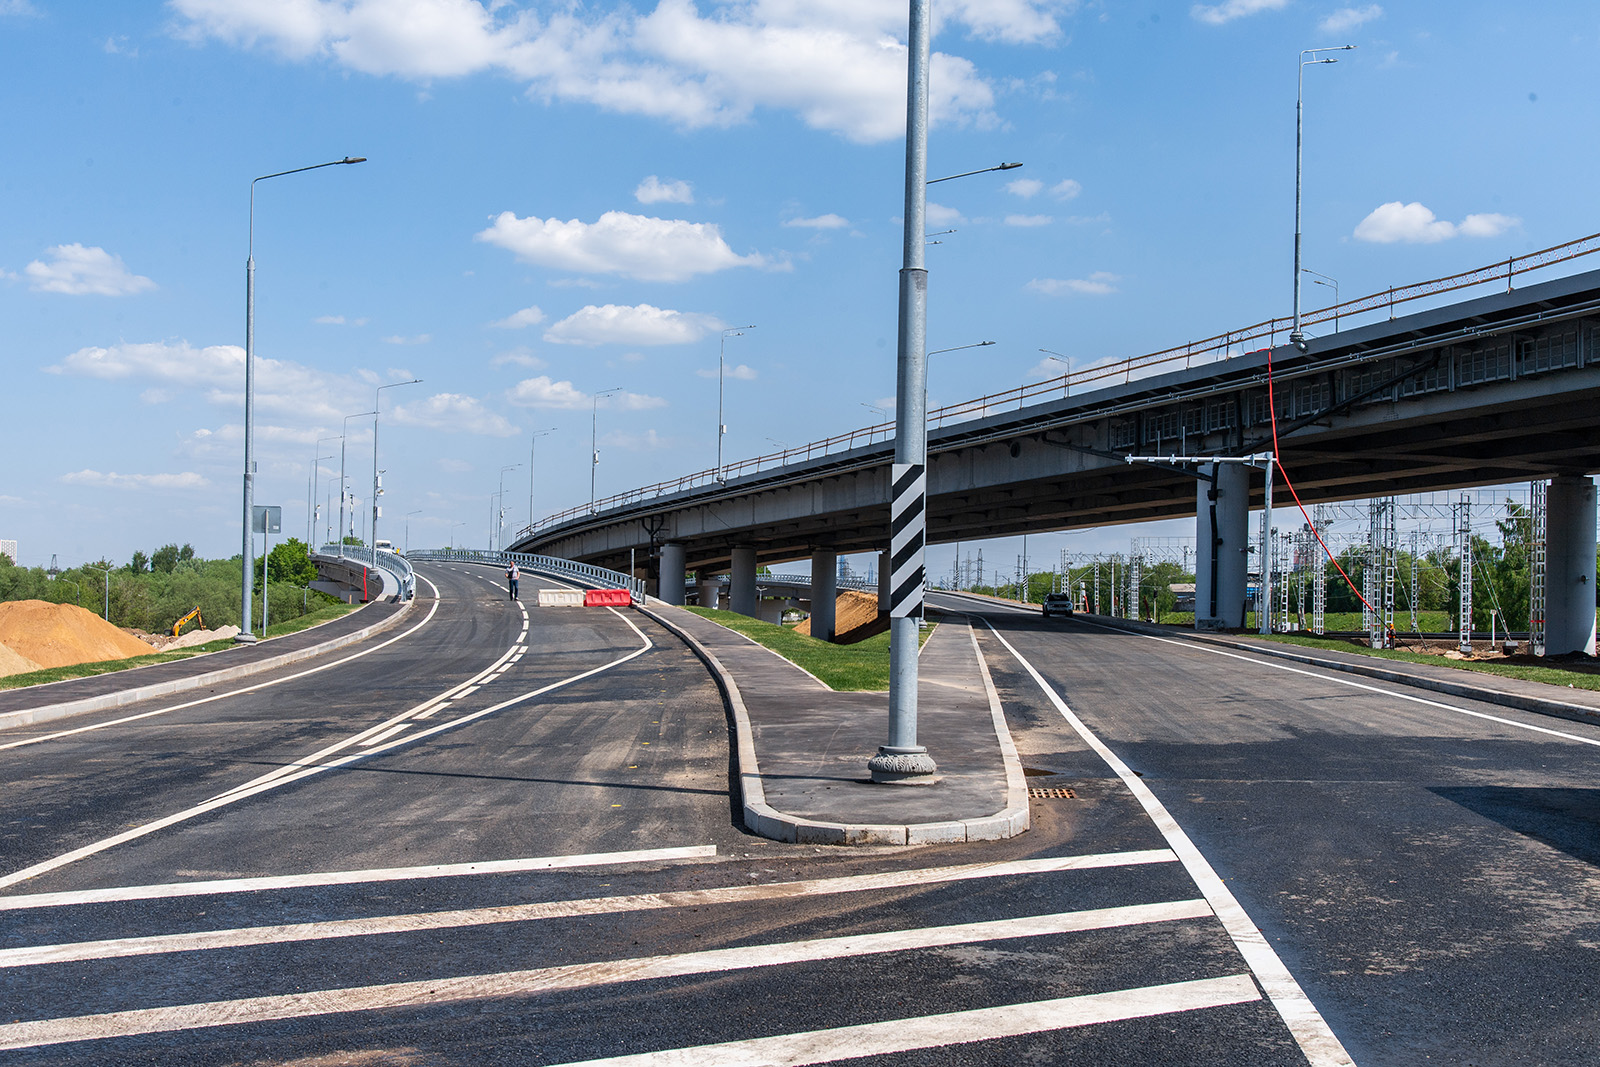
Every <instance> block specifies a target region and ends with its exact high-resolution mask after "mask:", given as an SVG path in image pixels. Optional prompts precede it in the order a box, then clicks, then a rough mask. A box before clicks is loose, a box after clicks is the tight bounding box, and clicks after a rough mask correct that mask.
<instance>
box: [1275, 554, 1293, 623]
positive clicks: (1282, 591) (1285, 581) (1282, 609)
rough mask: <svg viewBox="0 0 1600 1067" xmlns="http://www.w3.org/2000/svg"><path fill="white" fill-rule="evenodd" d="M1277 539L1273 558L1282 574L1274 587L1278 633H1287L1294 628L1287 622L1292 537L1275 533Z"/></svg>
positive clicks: (1291, 565) (1291, 563) (1291, 564)
mask: <svg viewBox="0 0 1600 1067" xmlns="http://www.w3.org/2000/svg"><path fill="white" fill-rule="evenodd" d="M1275 536H1276V537H1277V539H1278V545H1279V547H1278V551H1277V552H1276V553H1275V558H1277V559H1278V560H1279V568H1280V569H1281V570H1282V572H1283V573H1282V574H1280V575H1279V576H1278V582H1277V585H1276V586H1275V587H1274V588H1275V590H1276V592H1277V594H1278V608H1279V611H1278V632H1279V633H1285V634H1286V633H1288V632H1289V631H1290V630H1293V629H1294V627H1293V626H1292V625H1291V624H1290V622H1289V586H1290V585H1291V584H1292V583H1291V582H1290V581H1289V573H1290V568H1291V567H1293V566H1294V558H1295V555H1294V539H1293V535H1292V534H1290V533H1289V532H1287V531H1285V530H1279V531H1276V532H1275Z"/></svg>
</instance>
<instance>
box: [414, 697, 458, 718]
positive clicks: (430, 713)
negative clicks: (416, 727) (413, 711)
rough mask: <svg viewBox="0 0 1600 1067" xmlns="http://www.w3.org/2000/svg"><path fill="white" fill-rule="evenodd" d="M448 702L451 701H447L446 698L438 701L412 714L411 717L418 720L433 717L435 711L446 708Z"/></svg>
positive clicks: (448, 704)
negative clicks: (424, 709) (426, 708)
mask: <svg viewBox="0 0 1600 1067" xmlns="http://www.w3.org/2000/svg"><path fill="white" fill-rule="evenodd" d="M450 703H451V702H450V701H448V700H443V701H440V702H439V703H438V704H435V705H434V706H433V707H431V708H429V709H428V710H427V711H424V712H420V713H418V714H417V715H415V716H413V718H415V719H417V720H418V721H419V722H420V721H421V720H423V719H431V718H433V716H434V713H435V712H440V711H443V710H444V709H445V708H448V707H449V706H450Z"/></svg>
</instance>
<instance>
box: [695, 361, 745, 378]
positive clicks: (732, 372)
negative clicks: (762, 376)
mask: <svg viewBox="0 0 1600 1067" xmlns="http://www.w3.org/2000/svg"><path fill="white" fill-rule="evenodd" d="M695 374H697V375H699V376H700V377H702V378H715V377H716V376H717V368H715V367H701V368H700V369H698V370H696V371H695ZM723 377H726V378H735V379H738V380H739V381H745V382H753V381H755V380H756V378H758V377H759V375H758V374H757V373H756V372H755V370H754V369H752V368H750V367H747V366H745V365H744V364H743V363H741V364H739V365H738V366H737V367H728V368H726V369H725V370H724V371H723Z"/></svg>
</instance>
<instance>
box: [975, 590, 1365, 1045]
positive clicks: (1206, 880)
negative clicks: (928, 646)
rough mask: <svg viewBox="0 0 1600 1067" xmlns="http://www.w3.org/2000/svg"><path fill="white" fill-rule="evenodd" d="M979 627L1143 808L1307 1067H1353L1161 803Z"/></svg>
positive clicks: (1029, 667) (1038, 678) (1040, 680)
mask: <svg viewBox="0 0 1600 1067" xmlns="http://www.w3.org/2000/svg"><path fill="white" fill-rule="evenodd" d="M984 624H985V625H986V626H988V627H989V631H990V632H991V633H993V634H994V636H995V638H996V639H997V640H998V641H999V642H1000V643H1001V644H1002V645H1004V646H1005V647H1006V651H1008V652H1010V653H1011V655H1012V657H1013V658H1014V659H1015V660H1016V661H1017V662H1018V663H1019V664H1021V665H1022V667H1023V669H1024V670H1026V671H1027V672H1028V674H1029V675H1031V676H1032V678H1033V680H1034V683H1035V684H1037V685H1038V686H1039V689H1040V690H1041V691H1042V692H1043V693H1044V695H1045V696H1046V697H1048V698H1049V700H1050V703H1052V704H1054V705H1055V708H1056V710H1057V711H1058V712H1060V713H1061V717H1062V718H1064V719H1066V720H1067V723H1068V725H1070V726H1071V727H1072V729H1073V730H1074V731H1076V732H1077V734H1078V736H1079V737H1081V738H1083V740H1084V742H1085V743H1086V744H1087V745H1088V746H1089V747H1090V748H1092V749H1094V750H1095V751H1096V752H1097V753H1099V755H1100V758H1101V759H1103V760H1105V761H1106V764H1107V765H1108V766H1109V767H1110V768H1111V769H1112V770H1113V771H1115V772H1116V775H1117V777H1118V778H1121V779H1122V782H1123V784H1124V785H1126V786H1127V787H1128V789H1129V791H1130V792H1132V793H1133V795H1134V796H1135V797H1136V798H1137V799H1138V801H1139V803H1140V805H1142V806H1143V807H1144V810H1145V812H1146V813H1148V814H1149V816H1150V818H1151V820H1152V821H1153V822H1154V823H1155V824H1156V827H1157V828H1158V829H1159V830H1160V831H1161V836H1162V837H1164V838H1166V839H1167V844H1168V845H1169V846H1170V847H1171V848H1172V851H1173V852H1175V853H1177V855H1178V859H1179V861H1181V862H1182V863H1183V866H1184V868H1185V869H1187V870H1188V872H1189V877H1191V878H1193V879H1194V881H1195V884H1196V885H1197V886H1199V887H1200V892H1201V894H1202V895H1203V896H1204V897H1205V898H1206V900H1207V901H1209V902H1210V904H1211V907H1212V910H1214V911H1215V912H1216V913H1217V918H1218V919H1220V920H1222V925H1223V927H1224V928H1225V929H1226V930H1227V931H1228V936H1229V937H1231V938H1233V943H1234V944H1235V945H1236V946H1238V949H1239V953H1240V955H1242V956H1243V957H1244V959H1245V962H1246V963H1247V964H1249V966H1250V970H1251V971H1253V972H1254V973H1255V976H1256V978H1257V979H1258V980H1259V981H1260V982H1261V987H1262V989H1264V990H1266V993H1267V997H1268V999H1270V1000H1271V1001H1272V1005H1273V1007H1275V1008H1276V1009H1277V1010H1278V1014H1279V1015H1281V1016H1282V1017H1283V1021H1284V1023H1285V1025H1287V1026H1288V1028H1289V1032H1290V1033H1291V1034H1292V1035H1293V1036H1294V1039H1295V1042H1296V1043H1297V1044H1298V1045H1299V1046H1300V1051H1301V1052H1303V1053H1305V1057H1306V1059H1307V1060H1308V1061H1309V1062H1310V1063H1311V1065H1312V1067H1355V1061H1354V1060H1352V1059H1351V1058H1350V1054H1349V1053H1348V1052H1346V1051H1345V1048H1344V1045H1343V1044H1341V1043H1340V1041H1339V1039H1338V1038H1337V1037H1335V1036H1334V1033H1333V1030H1332V1028H1330V1027H1329V1026H1328V1023H1327V1020H1325V1019H1323V1017H1322V1015H1321V1013H1320V1012H1318V1011H1317V1009H1316V1006H1315V1005H1314V1004H1312V1003H1311V998H1310V997H1308V996H1306V994H1305V990H1303V989H1301V988H1300V983H1299V982H1297V981H1295V979H1294V975H1292V974H1290V973H1289V968H1287V967H1285V966H1284V964H1283V961H1282V960H1281V959H1279V958H1278V954H1277V953H1276V952H1275V951H1273V949H1272V946H1271V945H1269V944H1267V939H1266V936H1265V935H1264V934H1262V932H1261V931H1260V930H1259V929H1258V928H1257V927H1256V924H1255V923H1254V922H1252V921H1251V919H1250V916H1249V915H1248V914H1246V912H1245V910H1244V907H1243V906H1242V905H1240V903H1239V901H1238V900H1237V899H1235V898H1234V895H1233V893H1232V892H1231V891H1230V890H1229V889H1228V887H1227V886H1226V885H1225V884H1224V883H1223V881H1222V879H1221V878H1220V877H1218V876H1217V872H1216V871H1214V870H1212V868H1211V864H1210V862H1209V861H1208V860H1207V859H1206V858H1205V856H1204V855H1202V854H1201V852H1200V850H1199V849H1198V848H1196V847H1195V845H1194V842H1193V841H1190V840H1189V835H1188V834H1186V833H1184V832H1183V828H1182V827H1180V826H1179V825H1178V821H1177V820H1176V819H1174V818H1173V817H1172V815H1171V813H1170V812H1168V811H1167V809H1166V807H1165V806H1163V805H1162V803H1161V801H1159V800H1157V799H1156V795H1155V794H1154V793H1152V792H1151V791H1150V787H1149V786H1147V785H1145V784H1144V782H1143V781H1141V780H1140V778H1139V776H1138V775H1136V774H1134V773H1133V771H1132V770H1130V769H1129V767H1128V765H1127V764H1126V763H1123V762H1122V760H1121V759H1120V758H1119V757H1118V756H1117V754H1116V753H1115V752H1112V751H1111V749H1110V748H1109V747H1108V746H1107V745H1106V743H1105V742H1104V741H1101V740H1100V738H1099V737H1098V736H1096V735H1095V733H1094V731H1093V730H1090V729H1089V727H1088V726H1087V725H1086V724H1085V723H1084V721H1083V720H1082V719H1080V718H1078V716H1077V715H1076V714H1074V712H1073V710H1072V709H1071V708H1070V707H1068V706H1067V702H1066V701H1065V700H1063V699H1062V698H1061V694H1059V693H1057V692H1056V691H1055V688H1054V687H1053V686H1051V685H1050V683H1049V682H1047V681H1045V679H1044V675H1042V674H1040V673H1039V671H1038V669H1037V668H1036V667H1034V665H1033V664H1032V663H1030V662H1028V660H1027V659H1026V658H1025V657H1024V656H1023V655H1022V653H1020V652H1018V651H1017V650H1016V649H1015V648H1014V647H1013V646H1012V644H1011V642H1010V641H1007V640H1006V638H1005V635H1004V634H1002V633H1001V632H1000V631H999V630H997V629H996V628H995V626H994V624H993V623H990V622H989V621H988V620H987V619H986V620H984Z"/></svg>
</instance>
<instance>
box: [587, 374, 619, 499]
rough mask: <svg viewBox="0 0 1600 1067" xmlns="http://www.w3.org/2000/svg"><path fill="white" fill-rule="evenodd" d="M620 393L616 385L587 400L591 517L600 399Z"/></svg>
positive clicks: (598, 454)
mask: <svg viewBox="0 0 1600 1067" xmlns="http://www.w3.org/2000/svg"><path fill="white" fill-rule="evenodd" d="M620 392H622V386H620V385H618V386H615V387H613V388H611V389H602V390H600V391H599V392H598V393H596V394H594V396H592V397H590V398H589V401H590V403H589V514H591V515H593V514H594V502H595V494H594V484H595V483H594V476H595V470H596V468H598V467H599V466H600V438H599V436H598V430H599V426H600V398H601V397H603V396H610V395H612V394H613V393H620Z"/></svg>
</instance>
